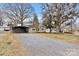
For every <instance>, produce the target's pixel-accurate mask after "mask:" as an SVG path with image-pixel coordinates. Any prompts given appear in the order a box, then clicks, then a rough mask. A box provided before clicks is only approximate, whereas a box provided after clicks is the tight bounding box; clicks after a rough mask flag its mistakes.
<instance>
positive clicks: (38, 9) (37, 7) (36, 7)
mask: <svg viewBox="0 0 79 59" xmlns="http://www.w3.org/2000/svg"><path fill="white" fill-rule="evenodd" d="M31 5H32V7H33V8H34V10H35V13H36V14H37V16H38V19H39V22H42V20H41V18H42V14H41V13H42V12H41V4H40V3H32V4H31Z"/></svg>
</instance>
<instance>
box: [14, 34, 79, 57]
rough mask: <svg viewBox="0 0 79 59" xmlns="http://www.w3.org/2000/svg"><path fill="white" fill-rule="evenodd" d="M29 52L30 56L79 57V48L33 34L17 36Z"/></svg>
mask: <svg viewBox="0 0 79 59" xmlns="http://www.w3.org/2000/svg"><path fill="white" fill-rule="evenodd" d="M15 36H16V37H17V38H18V39H19V40H20V41H21V43H22V44H23V46H24V47H25V48H26V50H27V51H28V54H27V55H28V56H79V46H78V45H76V44H69V43H65V42H62V41H59V40H55V39H49V38H46V37H41V36H38V35H36V34H33V33H26V34H15Z"/></svg>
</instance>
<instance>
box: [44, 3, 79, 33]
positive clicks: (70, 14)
mask: <svg viewBox="0 0 79 59" xmlns="http://www.w3.org/2000/svg"><path fill="white" fill-rule="evenodd" d="M47 5H48V6H46V7H45V8H44V13H45V14H43V16H45V18H46V19H48V18H49V19H50V20H51V21H50V20H49V21H50V22H49V23H50V24H51V23H52V22H54V25H55V27H56V31H57V32H61V31H62V25H63V24H65V22H66V21H68V22H69V20H70V19H74V17H76V18H77V16H78V12H76V10H75V9H76V6H77V4H69V3H53V4H47ZM49 11H50V12H49ZM48 14H49V15H51V17H50V16H47V15H48ZM76 18H75V19H74V20H73V21H72V20H71V22H69V23H74V22H75V21H76ZM47 25H48V24H47ZM65 26H66V25H65ZM65 26H64V27H65ZM50 27H52V26H50ZM71 29H72V25H71Z"/></svg>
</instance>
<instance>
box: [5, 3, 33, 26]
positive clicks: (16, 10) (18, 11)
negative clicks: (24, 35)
mask: <svg viewBox="0 0 79 59" xmlns="http://www.w3.org/2000/svg"><path fill="white" fill-rule="evenodd" d="M4 9H6V14H7V16H8V18H9V19H11V20H12V21H13V23H14V24H17V23H20V24H21V26H23V21H24V20H25V19H26V18H29V17H31V16H32V6H31V5H30V4H26V3H9V4H5V8H4Z"/></svg>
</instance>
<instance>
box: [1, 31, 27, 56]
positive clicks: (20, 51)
mask: <svg viewBox="0 0 79 59" xmlns="http://www.w3.org/2000/svg"><path fill="white" fill-rule="evenodd" d="M21 55H26V51H25V48H24V47H22V45H21V44H20V42H19V40H18V39H17V38H15V37H14V35H13V33H9V32H6V33H4V34H1V33H0V56H21Z"/></svg>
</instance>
